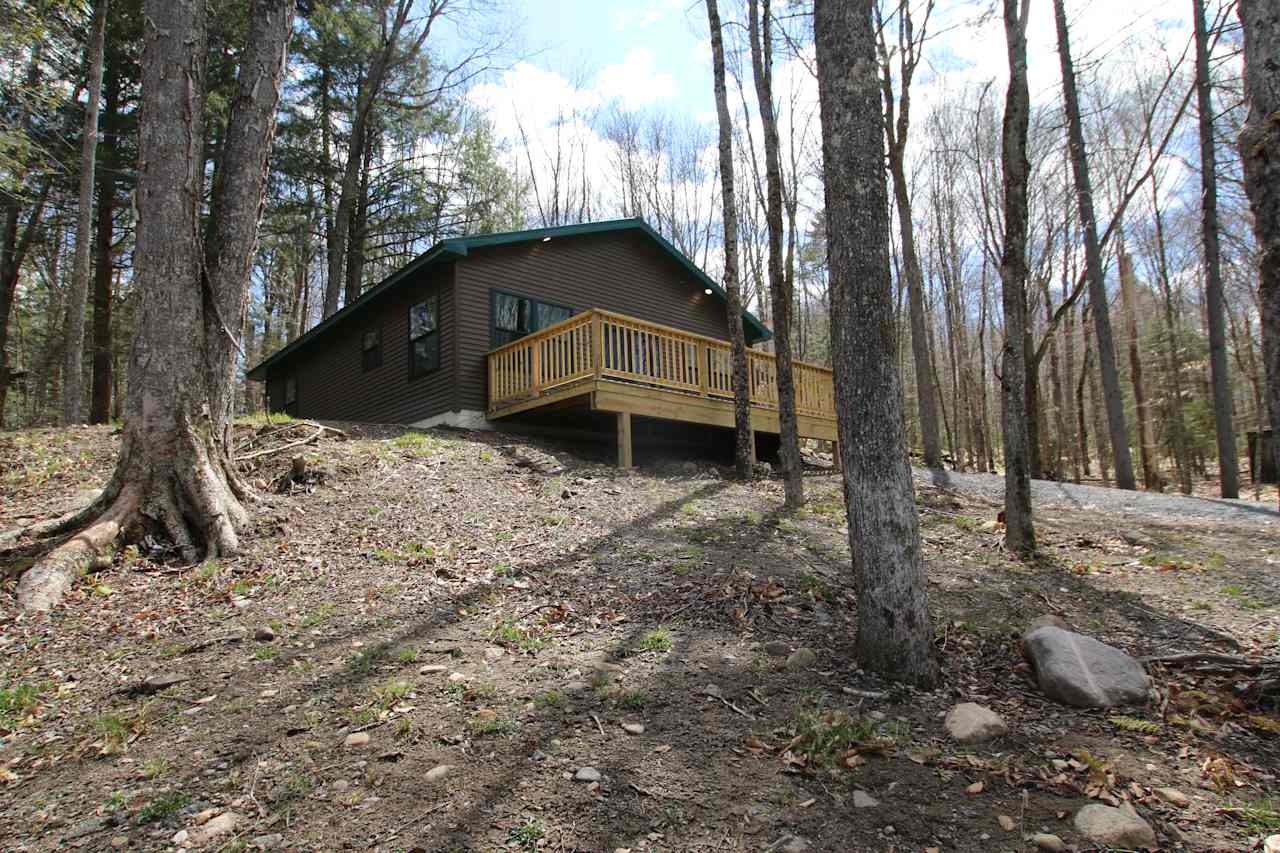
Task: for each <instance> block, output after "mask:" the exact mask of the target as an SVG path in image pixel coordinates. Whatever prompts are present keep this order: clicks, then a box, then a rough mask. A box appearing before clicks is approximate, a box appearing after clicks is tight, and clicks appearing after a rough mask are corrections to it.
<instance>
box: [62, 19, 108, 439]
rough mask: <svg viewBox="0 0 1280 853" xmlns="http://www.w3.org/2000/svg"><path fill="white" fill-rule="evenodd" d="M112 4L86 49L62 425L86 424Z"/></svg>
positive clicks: (95, 22)
mask: <svg viewBox="0 0 1280 853" xmlns="http://www.w3.org/2000/svg"><path fill="white" fill-rule="evenodd" d="M108 3H109V0H95V2H94V5H93V30H92V34H91V35H90V37H89V46H88V48H87V50H86V53H87V55H88V56H87V58H88V63H87V64H88V66H89V69H88V84H89V93H88V97H87V99H86V100H85V108H84V129H83V131H82V135H81V138H80V191H79V195H78V201H77V203H76V253H75V260H74V262H73V264H72V269H71V282H70V286H69V287H68V289H67V303H66V312H67V314H66V320H65V322H64V323H63V343H64V346H63V361H62V422H63V423H64V424H79V423H84V420H85V416H84V393H83V391H82V390H81V388H82V384H83V383H82V380H83V378H84V309H85V303H86V302H87V301H88V299H89V244H90V242H91V241H92V239H93V238H92V237H91V236H90V232H91V231H92V230H93V177H94V166H95V164H96V162H97V158H98V109H99V107H100V106H101V100H102V54H103V52H104V43H105V41H106V35H107V6H108Z"/></svg>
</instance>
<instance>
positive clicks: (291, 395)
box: [283, 376, 298, 415]
mask: <svg viewBox="0 0 1280 853" xmlns="http://www.w3.org/2000/svg"><path fill="white" fill-rule="evenodd" d="M283 411H284V413H285V414H286V415H296V414H298V379H297V377H294V376H289V377H286V378H285V380H284V408H283Z"/></svg>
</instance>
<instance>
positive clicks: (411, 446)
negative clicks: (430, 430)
mask: <svg viewBox="0 0 1280 853" xmlns="http://www.w3.org/2000/svg"><path fill="white" fill-rule="evenodd" d="M391 443H392V444H393V445H395V446H396V447H397V448H399V449H400V450H402V451H404V452H405V453H407V454H409V455H411V456H430V455H431V454H432V453H434V452H435V451H437V450H439V449H440V444H441V442H440V440H439V439H437V438H435V437H433V436H430V435H427V434H426V433H422V432H406V433H404V434H403V435H398V436H396V437H395V438H393V439H392V440H391Z"/></svg>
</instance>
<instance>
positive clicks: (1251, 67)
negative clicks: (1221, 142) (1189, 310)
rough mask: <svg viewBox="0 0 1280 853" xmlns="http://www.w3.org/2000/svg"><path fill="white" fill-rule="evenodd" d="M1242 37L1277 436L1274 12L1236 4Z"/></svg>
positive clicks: (1249, 182)
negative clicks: (1242, 32)
mask: <svg viewBox="0 0 1280 853" xmlns="http://www.w3.org/2000/svg"><path fill="white" fill-rule="evenodd" d="M1238 8H1239V10H1240V23H1241V25H1242V29H1243V31H1244V97H1245V104H1246V105H1247V107H1248V115H1247V117H1246V118H1245V123H1244V127H1243V128H1242V129H1241V131H1240V158H1241V160H1242V161H1243V165H1244V187H1245V192H1246V193H1248V195H1249V207H1250V208H1251V209H1252V210H1253V232H1254V234H1255V235H1256V236H1257V239H1258V248H1259V250H1260V251H1259V257H1260V261H1259V274H1260V275H1259V283H1258V289H1259V295H1260V297H1261V302H1262V360H1263V364H1264V366H1265V368H1266V375H1267V408H1268V409H1269V410H1270V412H1271V429H1272V431H1273V432H1274V433H1275V434H1276V435H1280V72H1278V71H1277V69H1280V6H1277V5H1276V4H1275V3H1274V2H1271V0H1240V4H1239V7H1238ZM1278 455H1280V454H1278Z"/></svg>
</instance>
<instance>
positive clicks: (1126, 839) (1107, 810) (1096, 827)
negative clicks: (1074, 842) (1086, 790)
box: [1075, 803, 1156, 848]
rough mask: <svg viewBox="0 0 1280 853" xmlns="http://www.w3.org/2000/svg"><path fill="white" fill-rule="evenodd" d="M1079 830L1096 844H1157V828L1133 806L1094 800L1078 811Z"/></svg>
mask: <svg viewBox="0 0 1280 853" xmlns="http://www.w3.org/2000/svg"><path fill="white" fill-rule="evenodd" d="M1075 826H1076V831H1077V832H1079V833H1080V834H1081V835H1083V836H1084V837H1085V838H1088V839H1089V840H1090V841H1092V842H1094V843H1095V844H1102V845H1106V846H1108V847H1124V848H1132V847H1155V846H1156V834H1155V831H1154V830H1152V829H1151V827H1150V826H1149V825H1148V824H1147V822H1146V821H1145V820H1143V819H1142V818H1140V817H1138V815H1137V814H1136V813H1135V812H1134V811H1133V810H1132V809H1131V808H1130V809H1113V808H1112V807H1111V806H1104V805H1102V804H1101V803H1090V804H1089V805H1087V806H1085V807H1084V808H1082V809H1081V810H1080V811H1078V812H1076V819H1075Z"/></svg>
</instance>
